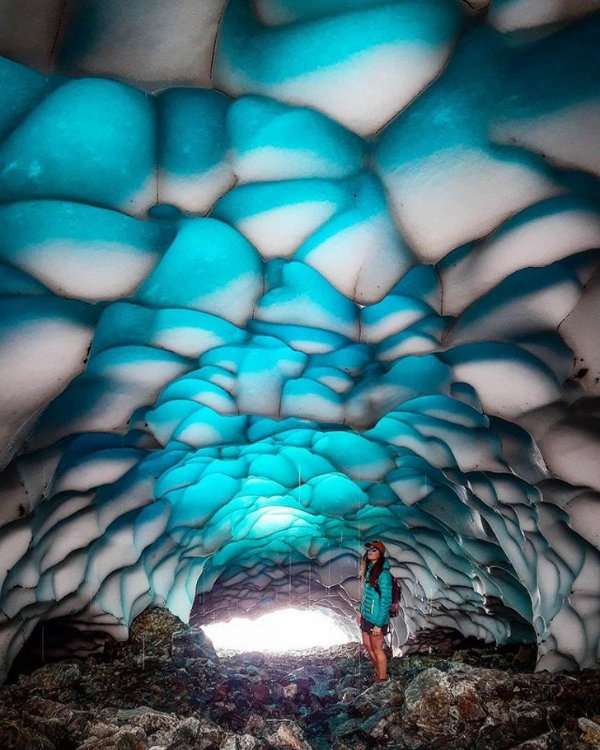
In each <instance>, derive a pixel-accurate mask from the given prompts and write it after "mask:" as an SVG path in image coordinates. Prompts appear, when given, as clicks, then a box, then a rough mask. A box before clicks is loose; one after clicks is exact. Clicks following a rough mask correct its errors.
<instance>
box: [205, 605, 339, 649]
mask: <svg viewBox="0 0 600 750" xmlns="http://www.w3.org/2000/svg"><path fill="white" fill-rule="evenodd" d="M204 631H205V632H206V634H207V635H208V637H209V638H210V639H211V641H212V642H213V644H214V647H215V648H216V649H217V651H224V650H233V651H269V652H281V651H293V650H299V649H310V648H328V647H330V646H337V645H340V644H343V643H349V642H350V641H351V640H352V639H351V638H350V637H349V636H348V635H347V634H346V633H344V631H343V630H342V629H341V628H340V627H339V625H337V624H336V622H335V620H334V619H333V618H332V617H330V616H329V615H327V614H325V613H324V612H322V611H320V610H315V609H292V608H289V609H280V610H277V611H276V612H269V613H268V614H265V615H262V616H260V617H257V618H256V619H249V618H242V617H235V618H233V619H231V620H229V621H227V622H218V623H212V624H210V625H206V626H204Z"/></svg>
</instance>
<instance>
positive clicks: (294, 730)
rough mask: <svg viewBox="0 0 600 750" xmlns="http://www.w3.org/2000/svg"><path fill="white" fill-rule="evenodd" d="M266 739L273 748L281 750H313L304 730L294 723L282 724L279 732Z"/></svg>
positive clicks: (278, 728) (278, 729) (285, 722)
mask: <svg viewBox="0 0 600 750" xmlns="http://www.w3.org/2000/svg"><path fill="white" fill-rule="evenodd" d="M266 739H267V741H268V742H269V743H270V744H271V745H273V747H276V748H280V749H281V750H312V746H311V745H309V744H308V742H307V741H306V740H305V738H304V733H303V731H302V729H300V727H299V726H298V724H296V722H294V721H284V722H281V724H280V725H279V726H278V727H277V730H276V731H275V732H273V733H272V734H269V735H267V738H266Z"/></svg>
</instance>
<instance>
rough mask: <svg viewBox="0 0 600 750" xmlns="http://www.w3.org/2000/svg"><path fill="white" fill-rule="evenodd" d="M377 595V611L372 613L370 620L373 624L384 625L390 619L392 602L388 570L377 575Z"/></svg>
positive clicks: (390, 580)
mask: <svg viewBox="0 0 600 750" xmlns="http://www.w3.org/2000/svg"><path fill="white" fill-rule="evenodd" d="M377 583H378V584H379V592H380V593H379V597H378V602H377V611H376V612H374V613H373V617H371V618H370V619H371V622H373V623H374V624H375V625H380V626H381V625H385V624H386V623H388V622H389V619H390V606H391V604H392V575H391V573H390V572H389V570H383V571H382V572H381V573H380V575H379V580H378V581H377Z"/></svg>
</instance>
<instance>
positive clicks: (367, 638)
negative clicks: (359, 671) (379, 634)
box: [362, 630, 377, 670]
mask: <svg viewBox="0 0 600 750" xmlns="http://www.w3.org/2000/svg"><path fill="white" fill-rule="evenodd" d="M362 642H363V646H364V647H365V648H366V649H367V653H368V654H369V659H370V660H371V661H372V662H373V666H374V667H375V669H376V670H377V661H376V660H375V652H374V651H373V647H372V646H371V636H370V635H369V633H367V632H366V631H364V630H363V631H362Z"/></svg>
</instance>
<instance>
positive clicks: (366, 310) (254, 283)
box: [0, 0, 600, 681]
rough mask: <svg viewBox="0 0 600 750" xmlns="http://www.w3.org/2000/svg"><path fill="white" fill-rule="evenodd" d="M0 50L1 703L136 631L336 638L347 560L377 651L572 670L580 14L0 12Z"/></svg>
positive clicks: (584, 531)
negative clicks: (297, 628)
mask: <svg viewBox="0 0 600 750" xmlns="http://www.w3.org/2000/svg"><path fill="white" fill-rule="evenodd" d="M0 53H1V54H2V55H3V57H2V58H1V59H0V101H1V103H2V104H1V106H0V199H1V200H0V224H1V226H2V232H1V233H0V291H1V294H2V299H1V303H0V304H1V308H2V309H1V313H0V326H1V329H0V330H1V338H0V347H1V348H0V363H1V365H0V366H1V370H0V372H1V382H2V388H1V389H0V414H1V421H0V431H1V432H2V443H1V446H0V456H1V460H2V475H1V490H0V491H1V495H2V499H1V503H0V535H1V536H0V681H2V680H5V679H6V677H7V675H8V674H9V671H10V668H11V664H12V663H13V662H14V660H15V659H16V658H17V657H18V655H19V653H20V651H21V650H22V649H23V647H24V645H25V644H27V643H28V641H29V639H30V638H31V636H32V634H33V633H34V632H37V631H36V628H39V627H40V625H41V624H47V625H48V626H51V624H52V622H53V621H57V622H60V623H61V625H62V626H63V627H65V628H69V632H78V633H80V634H81V636H82V643H84V642H85V638H84V637H83V636H84V635H85V633H92V632H93V633H107V634H110V635H111V636H113V637H114V638H115V639H117V640H121V641H123V640H125V639H127V637H128V632H129V626H130V624H131V623H132V621H133V620H134V618H136V617H137V616H138V615H140V614H141V613H142V612H144V611H145V610H147V609H148V608H150V607H153V606H161V607H166V608H167V609H168V610H170V611H171V612H172V613H173V614H174V615H176V616H178V617H179V618H181V619H182V620H183V621H184V622H187V621H189V619H190V617H191V616H192V617H194V618H195V621H196V622H198V623H210V622H215V621H217V620H223V619H226V618H227V617H231V616H234V615H235V616H240V615H247V614H251V615H256V614H264V613H266V612H269V611H272V610H275V609H277V608H278V607H280V606H288V605H296V604H301V603H304V602H307V601H308V603H309V604H310V606H311V607H314V608H316V609H318V610H321V611H323V612H327V613H329V614H331V615H332V616H333V617H334V619H335V621H336V622H337V623H339V624H340V626H341V627H342V628H345V630H346V632H348V633H350V632H351V631H352V632H353V630H354V628H355V625H354V619H353V613H354V606H355V604H356V601H357V599H358V579H357V571H358V567H357V566H358V560H359V557H360V555H361V554H362V549H363V545H364V543H365V541H366V540H368V539H374V538H376V539H381V540H383V541H384V542H385V545H386V547H387V550H388V553H389V559H390V562H391V571H392V574H393V575H394V576H395V577H396V578H398V579H399V580H400V581H401V588H402V602H401V611H400V615H399V616H398V617H396V618H394V619H393V620H392V641H393V643H392V645H393V648H394V651H395V653H401V652H402V647H403V645H404V644H405V643H406V642H407V641H408V640H409V639H410V638H411V637H412V636H414V635H415V634H416V633H418V632H421V631H426V630H430V629H435V628H439V627H444V628H452V629H454V630H455V631H457V632H458V633H460V634H462V635H463V636H465V637H468V636H473V637H476V638H477V639H479V640H481V641H484V642H487V643H490V644H495V645H497V646H502V645H503V644H511V643H533V644H536V646H537V665H536V669H537V670H538V671H548V672H549V673H553V672H558V671H563V670H568V671H573V670H578V669H585V668H592V667H597V666H598V665H599V663H600V181H599V180H600V0H562V2H554V1H551V0H491V2H490V1H489V0H488V1H486V0H471V1H470V2H468V1H467V0H229V2H225V0H169V2H166V1H165V0H162V1H161V0H128V1H127V2H123V1H122V0H67V1H66V2H63V0H1V1H0ZM68 646H69V644H67V643H65V649H67V648H68ZM71 646H72V652H73V653H75V652H76V651H77V639H74V641H73V643H72V644H71Z"/></svg>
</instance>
